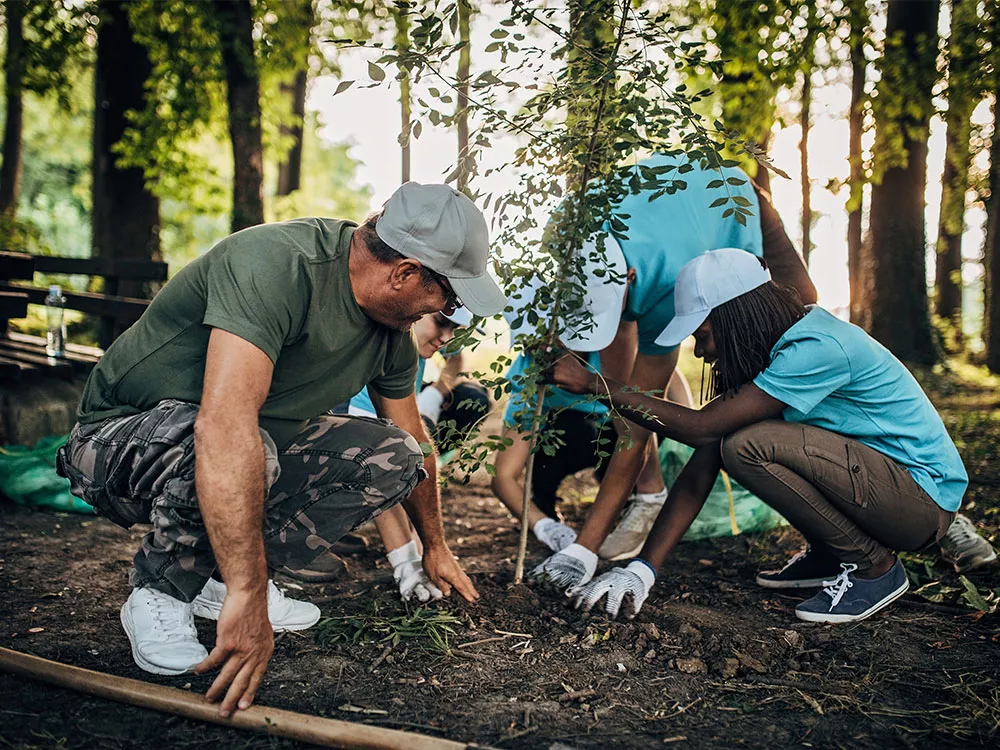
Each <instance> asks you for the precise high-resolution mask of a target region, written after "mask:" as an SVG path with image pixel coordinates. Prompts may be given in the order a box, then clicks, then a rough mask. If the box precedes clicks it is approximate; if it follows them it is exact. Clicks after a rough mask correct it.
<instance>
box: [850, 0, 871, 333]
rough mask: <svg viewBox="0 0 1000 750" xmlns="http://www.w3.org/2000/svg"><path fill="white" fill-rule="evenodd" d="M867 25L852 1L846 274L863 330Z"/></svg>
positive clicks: (862, 8)
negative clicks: (862, 221)
mask: <svg viewBox="0 0 1000 750" xmlns="http://www.w3.org/2000/svg"><path fill="white" fill-rule="evenodd" d="M867 25H868V17H867V8H866V5H865V2H864V0H852V5H851V112H850V136H849V147H848V150H849V153H848V163H849V164H850V177H849V178H848V180H849V182H848V187H849V190H850V193H849V195H848V198H847V274H848V278H849V284H850V294H851V322H852V323H854V324H856V325H860V326H862V327H863V328H866V329H868V328H870V327H871V319H870V316H869V315H868V314H867V311H868V298H867V296H866V294H865V289H866V287H865V276H864V274H865V268H866V265H867V264H866V263H865V262H864V258H863V255H862V254H863V252H864V246H863V244H862V228H861V218H862V208H863V203H864V192H865V182H864V155H863V153H862V150H861V136H862V134H863V132H864V103H865V82H866V79H867V72H868V64H867V61H866V60H865V30H866V28H867Z"/></svg>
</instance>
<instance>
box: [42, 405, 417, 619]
mask: <svg viewBox="0 0 1000 750" xmlns="http://www.w3.org/2000/svg"><path fill="white" fill-rule="evenodd" d="M197 416H198V405H197V404H191V403H187V402H184V401H175V400H167V401H161V402H160V403H159V404H157V405H156V407H155V408H153V409H150V410H149V411H147V412H143V413H141V414H136V415H134V416H127V417H114V418H111V419H106V420H104V421H102V422H98V423H96V424H87V425H80V424H78V425H76V427H74V428H73V432H72V433H71V434H70V437H69V441H68V442H67V443H66V445H65V447H63V448H62V449H60V452H59V455H58V457H57V467H58V470H59V472H60V473H61V474H63V475H64V476H66V477H68V478H69V480H70V483H71V485H72V492H73V494H74V495H76V496H77V497H80V498H82V499H83V500H85V501H86V502H88V503H90V504H91V505H92V506H94V508H95V509H96V510H97V512H98V513H100V514H101V515H103V516H105V517H107V518H109V519H111V520H112V521H114V522H115V523H117V524H118V525H120V526H123V527H124V528H129V527H130V526H132V525H133V524H135V523H150V524H152V526H153V529H152V531H150V532H149V533H148V534H146V536H145V537H143V540H142V546H141V548H140V549H139V551H138V552H137V553H136V555H135V560H134V567H133V570H132V573H131V583H132V585H133V586H136V587H138V586H146V587H150V588H154V589H157V590H159V591H162V592H164V593H166V594H169V595H170V596H172V597H174V598H175V599H180V600H181V601H186V602H189V601H191V600H192V599H194V597H196V596H197V595H198V593H199V592H200V591H201V589H202V587H203V586H204V584H205V581H206V580H207V579H208V578H209V576H211V575H212V573H213V572H214V571H215V568H216V564H215V557H214V556H213V554H212V547H211V544H210V543H209V539H208V532H207V530H206V529H205V524H204V521H203V520H202V516H201V511H200V509H199V507H198V498H197V494H196V492H195V454H194V422H195V418H196V417H197ZM261 438H262V442H263V444H264V454H265V460H266V465H267V469H266V473H267V477H266V480H265V481H266V484H267V487H268V488H269V490H268V495H267V501H266V504H265V519H264V525H263V533H264V541H265V545H266V548H267V556H268V565H269V566H270V567H271V568H272V569H275V568H280V567H282V566H287V567H289V568H304V567H306V566H307V565H308V564H309V563H310V562H312V560H313V559H314V558H315V557H316V556H318V555H319V554H321V553H322V552H323V551H324V550H326V549H329V547H330V545H332V544H333V543H334V542H335V541H337V540H338V539H339V538H340V537H342V536H343V535H344V534H346V533H347V532H349V531H351V530H352V529H355V528H357V527H358V526H360V525H361V524H363V523H365V522H366V521H369V520H371V519H372V518H374V517H375V516H377V515H378V514H379V513H381V512H382V511H384V510H387V509H388V508H391V507H392V506H393V505H395V504H396V503H398V502H400V501H401V500H403V499H405V498H406V496H407V495H409V493H410V491H411V490H412V489H413V488H414V487H415V486H416V485H417V484H418V483H419V482H420V481H421V480H422V479H423V478H424V477H425V476H426V472H425V471H424V469H423V456H422V453H421V451H420V446H419V445H418V444H417V442H416V440H414V439H413V438H412V437H411V436H410V435H409V434H408V433H406V432H404V431H403V430H401V429H400V428H398V427H396V426H394V425H393V424H391V423H390V422H388V421H385V420H380V419H370V418H365V417H349V416H347V415H339V416H321V417H316V418H315V419H312V420H310V421H309V422H308V423H307V424H306V426H305V427H304V428H303V430H302V431H301V432H300V433H299V434H298V435H296V436H295V438H293V439H292V441H291V442H290V443H289V444H288V445H287V446H285V447H284V448H282V449H280V450H279V449H278V448H277V447H276V446H275V444H274V441H273V440H271V437H270V436H269V435H268V434H267V432H265V431H264V430H261Z"/></svg>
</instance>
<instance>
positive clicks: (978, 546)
mask: <svg viewBox="0 0 1000 750" xmlns="http://www.w3.org/2000/svg"><path fill="white" fill-rule="evenodd" d="M938 543H939V544H940V545H941V557H943V558H944V559H945V560H947V561H948V562H950V563H951V564H952V565H953V566H954V568H955V572H956V573H968V572H969V571H970V570H975V569H976V568H981V567H982V566H984V565H988V564H989V563H991V562H995V561H996V559H997V553H996V550H994V549H993V547H992V546H990V543H989V542H987V541H986V540H985V539H983V538H982V537H981V536H980V535H979V532H978V531H976V526H975V524H973V523H972V521H970V520H969V519H968V518H966V517H965V516H963V515H962V514H961V513H959V514H957V515H956V516H955V520H954V521H952V522H951V526H949V527H948V531H947V532H946V533H945V535H944V536H943V537H941V541H940V542H938Z"/></svg>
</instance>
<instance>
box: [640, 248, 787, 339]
mask: <svg viewBox="0 0 1000 750" xmlns="http://www.w3.org/2000/svg"><path fill="white" fill-rule="evenodd" d="M770 280H771V272H770V271H768V270H767V268H765V267H764V264H763V263H762V262H761V259H760V258H758V257H757V256H756V255H752V254H751V253H748V252H747V251H746V250H738V249H737V248H735V247H724V248H722V249H720V250H711V251H709V252H707V253H705V254H703V255H699V256H698V257H697V258H695V259H693V260H690V261H688V262H687V263H686V264H685V265H684V267H683V268H682V269H681V270H680V273H678V274H677V281H676V282H675V283H674V317H673V320H671V321H670V323H668V324H667V327H666V328H664V329H663V333H661V334H660V335H659V336H657V338H656V344H657V346H677V345H678V344H680V343H681V342H682V341H683V340H684V339H686V338H687V337H688V336H690V335H691V334H692V333H694V332H695V331H696V330H697V329H698V326H700V325H701V324H702V323H704V322H705V318H707V317H708V314H709V313H710V312H712V310H713V309H715V308H716V307H718V306H719V305H721V304H722V303H724V302H729V301H730V300H733V299H736V298H737V297H739V296H741V295H744V294H746V293H747V292H750V291H753V290H754V289H756V288H757V287H759V286H763V285H764V284H766V283H767V282H769V281H770Z"/></svg>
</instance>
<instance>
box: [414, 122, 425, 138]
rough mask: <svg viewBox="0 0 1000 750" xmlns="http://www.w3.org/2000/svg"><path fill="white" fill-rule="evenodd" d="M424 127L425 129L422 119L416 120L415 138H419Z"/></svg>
mask: <svg viewBox="0 0 1000 750" xmlns="http://www.w3.org/2000/svg"><path fill="white" fill-rule="evenodd" d="M423 129H424V126H423V125H422V124H421V122H420V120H417V121H415V122H414V123H413V137H414V138H419V137H420V133H421V132H422V131H423Z"/></svg>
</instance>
